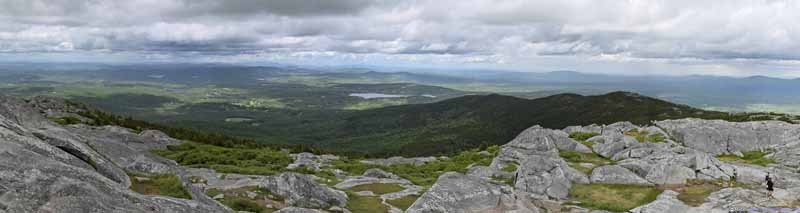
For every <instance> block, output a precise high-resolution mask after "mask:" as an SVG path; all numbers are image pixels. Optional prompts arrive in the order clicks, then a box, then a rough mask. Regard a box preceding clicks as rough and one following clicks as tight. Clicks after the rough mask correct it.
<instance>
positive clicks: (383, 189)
mask: <svg viewBox="0 0 800 213" xmlns="http://www.w3.org/2000/svg"><path fill="white" fill-rule="evenodd" d="M405 189H406V188H404V187H402V186H400V185H397V184H390V183H371V184H364V185H358V186H355V187H353V188H350V190H352V191H354V192H360V191H371V192H373V193H375V194H379V195H382V194H389V193H394V192H399V191H403V190H405Z"/></svg>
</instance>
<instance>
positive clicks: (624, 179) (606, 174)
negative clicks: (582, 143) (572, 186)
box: [589, 165, 652, 185]
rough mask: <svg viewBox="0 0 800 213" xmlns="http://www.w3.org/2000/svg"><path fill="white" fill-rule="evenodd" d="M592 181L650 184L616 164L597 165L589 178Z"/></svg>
mask: <svg viewBox="0 0 800 213" xmlns="http://www.w3.org/2000/svg"><path fill="white" fill-rule="evenodd" d="M589 180H590V181H591V182H592V183H611V184H634V185H652V183H650V182H648V181H647V180H645V179H644V178H642V177H639V175H636V173H633V172H631V171H630V170H628V169H625V168H623V167H621V166H617V165H608V166H601V167H597V168H595V169H594V170H592V176H591V177H590V178H589Z"/></svg>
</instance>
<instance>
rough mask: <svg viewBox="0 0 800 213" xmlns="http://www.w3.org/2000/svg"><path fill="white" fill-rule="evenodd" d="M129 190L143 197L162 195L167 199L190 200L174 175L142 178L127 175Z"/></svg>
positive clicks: (189, 196)
mask: <svg viewBox="0 0 800 213" xmlns="http://www.w3.org/2000/svg"><path fill="white" fill-rule="evenodd" d="M129 176H130V178H131V190H133V191H135V192H138V193H139V194H145V195H163V196H169V197H176V198H183V199H192V196H191V195H189V192H188V191H186V188H184V187H183V183H182V182H181V180H180V179H179V178H178V176H176V175H174V174H161V175H156V176H143V175H133V174H129Z"/></svg>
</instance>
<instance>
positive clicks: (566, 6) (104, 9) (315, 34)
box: [0, 0, 800, 77]
mask: <svg viewBox="0 0 800 213" xmlns="http://www.w3.org/2000/svg"><path fill="white" fill-rule="evenodd" d="M798 11H800V1H791V0H786V1H780V0H761V1H759V0H742V1H737V0H704V1H698V0H688V1H683V0H664V1H636V0H628V1H613V0H584V1H569V0H558V1H553V0H544V1H539V0H527V1H523V0H430V1H392V0H375V1H370V0H281V1H279V0H224V1H222V0H220V1H217V0H119V1H117V0H115V1H111V0H0V57H3V58H5V60H57V61H147V60H153V61H211V62H248V63H253V62H256V63H257V62H277V63H300V64H302V63H309V64H333V65H335V64H342V65H346V64H365V65H395V64H397V65H411V66H413V65H423V66H436V67H442V68H461V67H486V68H502V69H513V70H519V71H552V70H575V71H581V72H596V73H614V74H635V75H639V74H669V75H681V74H714V75H737V76H741V75H768V76H779V77H800V12H798Z"/></svg>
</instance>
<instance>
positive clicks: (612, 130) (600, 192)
mask: <svg viewBox="0 0 800 213" xmlns="http://www.w3.org/2000/svg"><path fill="white" fill-rule="evenodd" d="M79 114H80V109H77V108H71V107H69V104H67V103H65V102H64V101H63V100H59V99H54V98H46V97H37V98H34V99H31V100H22V99H19V98H14V97H7V96H0V162H2V163H0V212H1V213H5V212H234V211H248V210H247V209H248V208H247V207H248V206H247V205H245V204H243V203H241V202H238V201H237V200H238V199H249V200H251V201H254V203H255V204H256V205H259V206H260V207H264V208H266V209H271V210H275V211H276V212H404V211H405V212H420V213H422V212H426V213H427V212H619V211H627V212H642V213H646V212H728V211H729V210H732V209H748V208H793V207H794V208H798V207H800V125H795V124H789V123H785V122H782V121H757V122H741V123H735V122H726V121H721V120H700V119H680V120H664V121H655V122H652V124H651V125H644V126H638V125H634V124H632V123H628V122H620V123H614V124H610V125H589V126H572V127H567V128H565V129H563V130H559V129H547V128H543V127H540V126H534V127H531V128H528V129H526V130H524V131H523V132H521V133H520V134H519V135H518V136H517V137H516V138H515V139H513V140H511V141H509V142H508V143H506V144H505V145H503V146H501V147H499V150H496V151H494V152H493V153H490V152H488V151H482V152H477V151H476V153H477V154H476V156H490V157H492V158H491V159H490V160H491V161H486V163H485V164H478V163H473V164H470V165H469V166H468V168H467V169H466V170H465V171H460V172H459V171H450V170H444V169H445V168H442V171H441V174H438V175H437V176H434V177H433V178H435V181H434V182H432V183H433V184H432V185H424V184H420V182H422V183H424V181H419V180H414V179H409V178H408V177H411V176H409V175H408V174H403V173H393V172H390V171H389V170H383V169H392V171H404V170H399V169H397V168H406V167H411V168H414V167H422V166H426V165H429V164H435V163H436V162H442V161H448V160H450V158H448V157H421V158H403V157H393V158H387V159H361V160H358V161H357V162H356V163H360V164H358V165H367V167H369V168H370V169H365V170H358V171H359V172H360V173H357V174H353V173H352V172H351V173H348V172H345V171H343V169H352V168H344V167H341V162H344V159H345V158H346V157H343V156H335V155H315V154H312V153H295V154H289V155H288V156H290V158H291V159H292V160H293V162H292V163H289V164H287V166H286V168H285V169H286V171H295V170H297V171H298V172H280V173H277V174H272V175H253V174H237V173H232V172H222V171H218V170H217V169H224V168H200V167H202V166H197V167H195V166H193V167H187V166H185V165H179V164H178V163H176V162H175V161H173V160H170V159H167V158H164V157H162V156H160V155H156V154H154V153H153V150H164V149H168V147H170V146H173V145H177V144H181V143H182V141H180V140H177V139H174V138H171V137H169V136H168V135H166V134H164V133H162V132H159V131H156V130H144V131H134V130H131V129H127V128H123V127H118V126H89V125H85V124H66V125H65V124H58V123H56V122H54V121H53V119H52V117H64V116H65V115H68V116H72V117H76V118H78V120H86V119H89V118H85V117H82V116H80V115H79ZM381 168H383V169H381ZM326 174H327V175H326ZM767 176H769V177H770V178H771V180H772V182H773V183H774V191H773V192H772V193H768V191H767V188H766V186H765V180H766V177H767ZM163 177H175V184H174V185H175V187H177V188H181V189H182V191H184V192H185V195H181V194H180V193H179V194H177V195H174V194H173V195H170V196H167V195H159V194H153V193H148V192H151V191H153V190H168V189H159V188H157V187H155V188H153V187H148V185H147V184H146V183H149V182H157V181H161V178H163ZM331 180H336V181H335V182H330V181H331ZM169 190H171V189H169ZM178 191H181V190H178ZM405 198H413V199H411V200H406V202H399V201H398V200H404V199H405ZM365 199H371V200H365ZM370 202H372V203H371V204H372V205H367V204H369V203H370ZM242 209H245V210H242ZM254 209H258V208H254ZM787 210H788V209H787ZM794 211H797V210H794Z"/></svg>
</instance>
